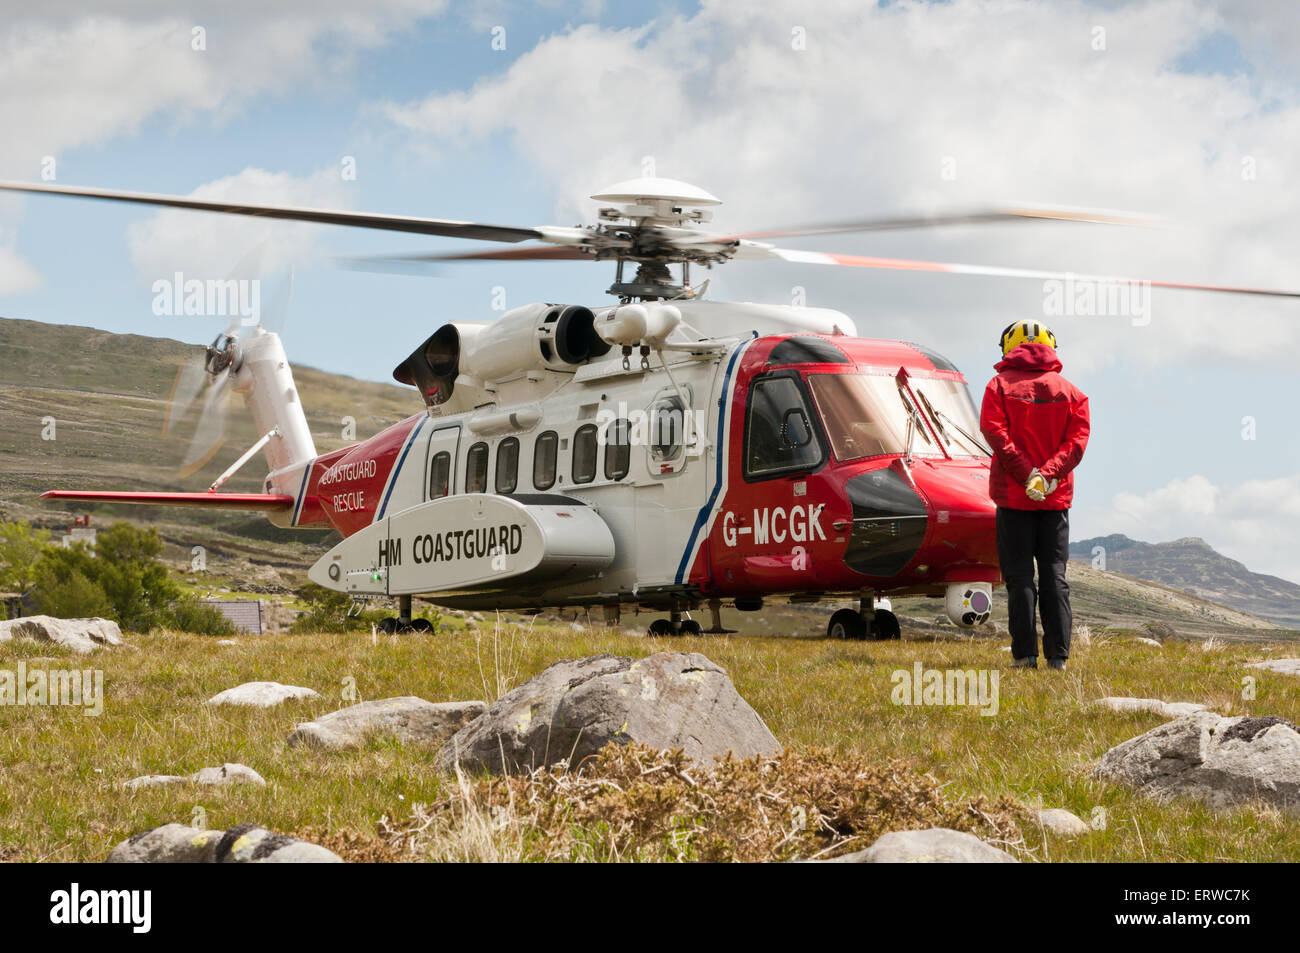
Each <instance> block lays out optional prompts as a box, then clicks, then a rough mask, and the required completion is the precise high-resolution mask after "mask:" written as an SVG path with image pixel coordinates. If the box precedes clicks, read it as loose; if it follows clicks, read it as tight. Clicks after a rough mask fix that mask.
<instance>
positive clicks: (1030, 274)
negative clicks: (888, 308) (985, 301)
mask: <svg viewBox="0 0 1300 953" xmlns="http://www.w3.org/2000/svg"><path fill="white" fill-rule="evenodd" d="M736 260H738V261H765V260H778V261H791V262H796V263H798V264H803V265H847V266H849V267H851V268H883V269H888V270H891V271H932V272H944V273H947V274H954V275H990V276H992V277H995V278H1036V279H1039V280H1045V279H1055V280H1059V281H1076V282H1095V283H1098V284H1129V285H1134V284H1142V285H1150V286H1151V287H1153V288H1175V289H1181V290H1183V291H1216V292H1221V293H1223V294H1243V295H1267V296H1270V297H1275V298H1300V291H1282V290H1278V289H1274V288H1247V287H1243V286H1240V285H1205V284H1197V283H1195V282H1187V281H1149V280H1147V279H1145V278H1121V277H1118V276H1114V275H1081V274H1076V273H1074V272H1069V271H1041V270H1038V269H1033V268H999V267H997V266H995V265H963V264H958V263H956V262H942V261H917V260H912V259H907V258H872V257H870V256H867V255H839V254H834V253H831V252H819V251H802V250H799V249H794V248H772V247H770V246H763V245H748V244H742V245H741V246H740V248H739V249H738V251H737V254H736Z"/></svg>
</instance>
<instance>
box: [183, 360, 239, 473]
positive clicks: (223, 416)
mask: <svg viewBox="0 0 1300 953" xmlns="http://www.w3.org/2000/svg"><path fill="white" fill-rule="evenodd" d="M204 373H205V374H206V373H207V372H206V371H205V372H204ZM229 412H230V371H229V369H227V370H224V371H222V372H221V373H220V374H218V375H217V377H216V379H215V380H213V381H212V383H211V384H209V385H208V394H207V397H206V398H205V399H204V401H203V409H202V410H201V411H200V412H199V417H198V421H197V422H196V424H195V428H194V436H193V437H192V438H191V439H190V445H189V447H188V448H187V449H186V451H185V459H183V460H182V461H181V466H180V475H181V476H182V477H187V476H191V475H193V474H195V473H198V472H199V471H200V470H202V469H203V468H204V466H206V465H207V463H208V461H209V460H211V459H212V458H213V457H215V456H216V455H217V451H218V450H220V449H221V447H222V445H223V444H225V442H226V421H227V418H228V417H229Z"/></svg>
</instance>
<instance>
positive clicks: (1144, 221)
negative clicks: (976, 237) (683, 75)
mask: <svg viewBox="0 0 1300 953" xmlns="http://www.w3.org/2000/svg"><path fill="white" fill-rule="evenodd" d="M1033 221H1058V222H1088V223H1091V224H1095V225H1156V224H1158V223H1159V220H1158V219H1155V218H1152V217H1151V216H1149V215H1139V214H1137V213H1134V212H1117V211H1110V210H1107V209H1089V208H1071V207H1069V206H1037V207H1035V206H1008V207H1005V208H987V209H972V210H971V211H968V212H958V213H955V214H951V215H918V216H907V217H902V218H874V219H873V218H866V219H858V220H855V221H849V222H825V223H822V224H814V225H806V226H801V227H795V228H776V229H771V230H767V231H758V232H738V233H736V234H732V235H710V236H707V237H704V238H702V239H701V241H704V242H706V243H711V242H730V241H738V240H742V239H756V238H794V237H800V238H802V237H804V236H808V235H834V234H841V233H845V232H879V231H888V230H891V229H904V228H937V227H939V226H943V225H986V224H991V223H996V222H1033Z"/></svg>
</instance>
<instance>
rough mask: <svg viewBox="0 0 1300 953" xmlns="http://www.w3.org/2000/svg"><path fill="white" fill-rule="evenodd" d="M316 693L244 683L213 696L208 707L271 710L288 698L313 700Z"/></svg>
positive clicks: (302, 689) (273, 683) (300, 689)
mask: <svg viewBox="0 0 1300 953" xmlns="http://www.w3.org/2000/svg"><path fill="white" fill-rule="evenodd" d="M315 697H317V692H314V691H312V690H311V689H310V688H302V687H300V686H298V685H281V684H280V683H279V682H245V683H244V684H243V685H236V686H235V687H234V688H227V689H226V690H225V691H224V692H220V693H218V694H216V695H213V696H212V697H211V698H209V699H208V704H209V705H251V706H253V707H255V708H273V707H275V706H276V705H279V704H280V703H281V702H284V701H287V700H289V699H290V698H315Z"/></svg>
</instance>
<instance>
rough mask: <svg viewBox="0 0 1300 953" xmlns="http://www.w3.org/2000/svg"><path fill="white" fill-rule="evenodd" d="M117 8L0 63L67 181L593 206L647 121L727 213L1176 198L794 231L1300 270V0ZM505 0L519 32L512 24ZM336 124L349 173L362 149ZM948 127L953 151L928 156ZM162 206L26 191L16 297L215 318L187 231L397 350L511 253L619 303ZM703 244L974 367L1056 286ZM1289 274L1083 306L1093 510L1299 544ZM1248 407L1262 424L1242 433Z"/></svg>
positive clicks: (47, 18) (903, 247)
mask: <svg viewBox="0 0 1300 953" xmlns="http://www.w3.org/2000/svg"><path fill="white" fill-rule="evenodd" d="M218 9H220V10H224V11H226V12H220V13H219V12H217V11H218ZM98 11H99V12H98V14H97V16H96V18H88V17H87V16H85V15H84V14H83V13H82V12H81V11H80V10H79V9H78V7H77V5H76V4H73V3H63V2H58V3H53V4H51V5H50V6H49V8H48V10H45V11H43V12H41V13H40V14H35V13H33V14H27V15H25V16H26V17H27V18H26V19H16V20H12V21H11V22H9V23H8V24H7V25H5V26H3V27H0V41H2V42H3V43H4V44H5V46H4V47H0V49H5V48H7V49H9V50H10V51H11V55H10V56H8V57H6V58H5V62H4V64H3V65H0V88H3V89H4V90H5V92H4V94H0V97H2V98H0V121H3V122H4V123H5V128H6V129H8V130H11V134H10V135H9V136H8V137H7V140H6V141H5V142H3V143H0V176H3V177H6V178H15V179H29V180H36V179H38V178H39V177H40V175H41V168H42V166H41V162H42V160H43V159H44V157H46V156H51V155H52V156H54V157H55V159H56V161H57V181H58V182H60V183H67V184H82V185H98V186H105V187H118V188H128V189H139V190H144V191H156V192H168V193H189V192H192V191H194V190H195V189H199V188H201V187H207V188H210V189H216V190H217V193H218V194H224V195H230V196H241V197H245V198H248V199H249V200H251V201H257V200H259V199H260V200H281V201H294V202H296V203H298V204H324V205H344V206H346V207H349V208H354V209H359V210H368V211H382V212H395V213H405V214H428V215H434V216H439V217H446V218H461V219H472V220H479V221H487V222H496V223H502V224H518V225H534V224H543V223H553V224H563V225H568V224H575V223H577V222H578V221H579V220H581V219H584V218H586V219H587V220H589V217H590V214H591V213H592V211H593V210H594V208H595V205H594V204H593V203H590V202H589V201H587V200H586V196H587V195H589V194H590V193H591V192H593V191H595V190H596V189H597V188H599V187H601V186H603V185H606V184H608V183H609V182H611V181H614V180H617V179H621V178H629V177H633V176H635V175H638V174H640V173H641V171H642V165H643V162H644V160H645V159H646V157H653V160H654V164H655V170H656V171H657V173H658V174H660V175H666V176H671V177H676V178H682V179H687V180H689V181H693V182H695V183H696V184H698V185H700V186H702V187H704V188H706V189H709V190H710V191H712V192H714V193H715V194H717V195H718V196H719V197H721V198H722V199H723V200H724V202H725V203H726V204H724V205H723V206H722V207H721V208H720V209H719V210H718V224H719V225H720V227H732V226H755V227H757V226H764V225H773V224H800V223H805V222H809V221H818V220H825V219H837V218H841V217H844V216H846V215H853V214H867V215H874V214H889V213H893V212H905V211H916V210H933V211H937V210H943V209H951V208H955V207H967V206H970V205H978V204H983V203H987V202H997V201H1002V200H1006V199H1018V200H1029V201H1039V202H1045V203H1057V204H1079V205H1098V206H1103V207H1113V208H1125V209H1136V210H1142V211H1149V212H1151V213H1154V214H1157V215H1160V216H1164V217H1166V218H1168V219H1169V220H1170V221H1171V222H1172V223H1173V226H1172V227H1171V228H1169V229H1161V230H1155V231H1154V232H1152V231H1146V230H1134V229H1128V230H1126V229H1115V228H1110V227H1104V226H1060V225H1051V224H1046V225H1029V226H1014V227H1004V226H995V227H987V228H983V229H973V228H966V229H945V230H942V231H940V232H938V233H912V232H896V233H882V234H875V235H866V236H849V237H844V236H836V237H834V238H822V239H808V240H804V241H800V242H795V241H790V242H789V244H791V245H794V246H797V247H804V248H817V249H827V250H837V251H845V252H856V253H862V254H877V255H888V256H896V257H917V258H933V259H938V260H943V261H959V262H961V261H969V262H977V263H980V264H994V265H1007V266H1024V267H1042V268H1059V269H1071V270H1077V271H1080V272H1091V273H1102V274H1124V275H1131V276H1135V277H1145V278H1169V279H1174V280H1183V279H1185V280H1200V281H1208V282H1215V281H1219V282H1223V283H1245V284H1250V283H1254V284H1258V285H1262V286H1266V287H1291V288H1296V287H1300V269H1296V268H1295V267H1294V265H1293V264H1292V263H1291V261H1290V260H1288V252H1289V244H1290V243H1291V242H1292V241H1293V238H1294V228H1293V225H1292V224H1291V223H1292V222H1293V221H1294V216H1295V214H1297V213H1300V189H1298V188H1297V184H1296V180H1295V178H1294V169H1293V164H1294V159H1295V156H1296V155H1297V153H1298V152H1300V109H1298V108H1297V102H1296V93H1297V76H1296V73H1295V68H1294V67H1293V66H1290V65H1288V64H1292V63H1295V62H1297V61H1300V57H1296V56H1295V55H1294V54H1295V53H1296V52H1297V51H1298V50H1300V42H1297V36H1298V35H1300V31H1298V30H1297V29H1296V27H1295V25H1294V24H1292V23H1290V22H1289V20H1290V19H1293V18H1285V17H1284V18H1282V19H1274V18H1276V17H1277V16H1278V15H1277V14H1275V13H1273V12H1272V11H1273V8H1272V7H1271V6H1269V5H1267V4H1253V3H1246V4H1231V5H1225V6H1222V7H1221V6H1219V5H1217V4H1213V3H1134V4H1113V3H1107V4H1099V5H1092V4H1086V3H1058V4H1023V5H1020V4H1006V3H1002V2H995V0H965V2H962V0H959V2H955V3H952V4H943V5H933V6H931V5H928V4H919V3H918V4H913V3H903V4H891V5H889V6H888V8H885V9H871V8H865V7H861V6H858V5H852V4H839V3H824V4H817V3H814V4H811V5H809V4H793V3H791V4H783V3H772V4H764V5H763V6H762V7H761V8H758V7H755V8H752V9H749V10H745V11H738V10H737V9H736V7H735V6H727V5H724V4H717V3H707V4H693V3H676V4H655V3H618V4H599V3H560V2H555V3H542V4H538V5H526V4H516V3H509V2H496V3H490V4H487V5H483V4H479V5H469V4H457V3H452V4H450V5H446V4H443V3H441V2H438V0H381V2H376V3H375V4H373V5H372V6H370V7H368V8H367V9H365V10H364V11H362V10H360V9H358V8H357V7H356V5H355V4H344V3H342V2H341V0H321V2H317V3H308V2H306V0H285V2H282V3H280V4H269V5H267V6H266V7H265V8H264V7H263V6H262V5H259V4H254V3H251V2H248V3H245V2H242V0H241V2H236V3H233V4H229V5H226V6H224V7H221V8H218V7H216V6H206V7H205V5H203V4H188V5H186V4H180V5H176V4H165V3H162V2H161V0H157V2H154V0H140V2H134V3H125V2H123V3H118V4H114V3H108V4H107V5H104V4H101V5H98ZM194 25H202V26H203V27H204V29H205V30H206V49H205V50H203V51H193V50H192V49H189V48H188V47H189V39H190V36H191V29H192V27H193V26H194ZM497 27H500V28H504V30H505V39H506V42H505V49H504V50H500V49H494V48H493V38H494V32H493V30H494V28H497ZM1099 28H1100V29H1101V30H1102V31H1103V33H1102V35H1103V37H1104V40H1103V42H1102V44H1101V45H1102V48H1101V49H1097V48H1096V46H1097V37H1098V34H1097V32H1096V31H1097V30H1098V29H1099ZM799 30H802V31H803V35H804V37H805V40H804V44H803V47H802V48H799V46H798V43H797V42H794V41H792V38H795V37H797V33H796V32H795V31H799ZM14 51H17V52H18V54H22V53H26V54H28V55H27V56H26V57H24V56H23V55H13V52H14ZM42 64H44V67H42ZM345 156H351V157H354V158H355V161H356V169H357V177H356V179H355V181H344V180H343V179H342V177H341V176H340V175H339V169H340V165H341V162H342V160H343V157H345ZM948 158H951V159H953V160H954V163H955V167H956V169H958V170H959V171H958V173H957V175H956V178H955V179H952V180H949V179H946V178H943V177H942V176H941V175H940V174H939V171H938V170H939V169H940V168H941V165H942V162H943V161H944V160H945V159H948ZM1247 160H1250V165H1251V168H1252V169H1253V170H1254V175H1253V177H1247V176H1246V175H1245V174H1244V172H1243V171H1242V170H1243V169H1245V168H1246V163H1247ZM250 170H251V171H250ZM259 170H260V171H259ZM259 176H260V178H259ZM168 215H169V216H171V217H167V216H158V215H157V214H156V213H152V212H148V211H146V210H141V209H138V208H132V207H125V206H124V207H116V206H113V205H109V204H106V203H91V202H81V201H76V200H69V199H58V198H45V197H32V198H26V199H21V200H9V199H6V200H4V202H3V203H0V314H3V315H6V316H11V317H19V318H30V319H35V320H39V321H47V322H58V323H75V324H86V325H91V326H95V327H100V328H106V329H109V330H113V331H122V332H135V333H142V334H151V335H162V336H168V337H174V338H179V339H181V340H186V341H193V342H205V341H207V340H209V339H210V338H211V337H212V336H213V334H214V333H216V331H218V330H220V324H221V322H220V321H216V322H213V321H211V320H208V319H197V318H171V317H159V316H155V315H154V314H152V312H151V302H152V292H151V290H150V284H151V282H152V280H154V279H155V278H157V277H162V276H168V275H170V273H171V271H172V269H174V268H183V269H184V270H185V271H186V272H187V273H188V274H192V275H199V276H201V277H217V278H220V277H224V276H225V275H226V274H228V273H229V269H230V268H231V267H232V266H233V263H234V262H235V261H236V260H238V259H239V258H241V257H242V256H243V255H244V254H245V253H247V252H248V251H249V250H250V249H251V248H252V247H254V246H256V245H258V244H259V243H261V242H263V241H265V243H266V247H267V248H268V249H269V251H268V252H267V254H268V257H269V258H271V259H272V260H274V261H275V262H277V263H280V264H284V263H287V262H289V261H293V262H294V263H295V265H294V267H295V289H294V298H293V302H292V309H291V314H290V316H289V321H288V325H287V327H286V329H285V340H286V345H287V347H288V350H289V354H290V357H291V358H292V359H293V360H294V361H295V362H296V363H301V364H307V365H313V366H316V367H321V368H325V369H327V370H331V371H337V372H342V373H348V374H352V375H355V376H358V377H362V378H368V379H375V380H385V379H388V376H389V373H390V372H391V369H392V367H393V366H394V365H395V364H396V363H398V362H399V361H400V360H401V359H402V358H403V357H404V356H405V355H406V354H407V353H408V352H409V351H410V350H411V349H412V348H413V347H414V346H415V345H416V344H418V343H419V342H420V341H421V340H423V339H424V338H425V337H426V336H427V335H428V334H429V333H431V332H432V330H434V329H435V328H436V327H437V326H438V325H439V324H441V323H442V322H444V321H446V320H453V319H454V320H487V319H491V318H492V317H493V315H494V312H492V311H491V310H490V301H491V295H492V291H493V288H494V287H497V286H502V287H504V288H505V289H506V292H507V297H508V302H509V304H510V305H511V306H514V305H518V304H523V303H526V302H528V301H533V300H549V301H582V302H597V301H600V300H601V299H602V292H603V289H604V288H605V287H606V286H607V284H608V282H609V281H610V280H611V278H612V269H611V268H610V267H609V266H606V265H591V264H587V263H578V264H545V265H539V264H520V265H514V266H507V267H506V268H504V269H503V268H500V267H497V266H493V265H473V266H458V267H454V268H447V269H445V270H444V271H443V272H442V273H441V274H440V276H438V277H427V278H424V277H410V276H395V275H378V274H369V273H362V272H354V271H347V270H340V269H337V268H333V267H330V266H329V264H328V262H327V259H328V257H329V256H331V255H336V254H352V253H356V254H366V253H376V252H390V251H391V252H412V251H419V250H424V249H429V250H434V249H442V250H445V249H451V248H460V247H463V245H464V243H458V242H453V241H450V240H441V239H422V238H419V237H417V236H408V235H396V234H381V233H371V232H365V231H362V230H354V229H340V228H331V227H312V226H307V227H303V226H292V225H276V224H269V225H268V224H266V223H241V224H240V226H239V227H238V228H234V227H232V226H230V225H228V224H227V223H225V222H221V221H218V220H216V217H214V216H206V215H202V214H199V213H168ZM178 215H179V216H185V218H184V221H182V220H180V219H178V218H177V217H176V216H178ZM828 271H833V272H835V273H834V274H827V273H826V272H828ZM714 279H715V280H714V284H713V294H714V296H715V297H728V298H735V299H742V300H756V301H766V302H776V303H780V302H783V301H788V300H789V299H790V296H791V294H792V293H793V290H794V289H795V288H796V286H797V287H799V288H803V289H804V291H805V293H806V295H807V297H808V301H809V303H810V304H815V305H823V306H828V307H836V308H839V309H841V310H843V311H845V312H847V313H849V314H850V315H851V316H852V317H853V318H854V319H855V321H857V323H858V327H859V331H860V333H862V334H867V335H878V336H882V337H902V338H906V339H911V340H921V341H924V342H925V343H927V344H929V345H931V346H933V347H935V348H937V349H939V350H940V351H943V352H945V353H947V354H948V355H949V356H950V357H951V358H952V359H954V360H955V361H956V362H957V363H958V365H959V366H960V367H962V368H963V370H965V372H966V373H967V376H968V378H969V379H970V380H971V383H972V388H973V390H974V391H975V393H976V396H977V399H978V394H979V391H980V389H982V387H983V385H984V383H985V382H986V381H987V379H988V376H989V374H990V373H991V365H992V363H993V362H994V360H995V359H996V357H997V351H996V344H995V342H996V337H997V334H998V332H999V331H1000V330H1001V328H1002V327H1003V326H1004V325H1005V324H1006V323H1008V322H1009V321H1011V320H1015V319H1017V318H1019V317H1022V316H1024V315H1031V316H1040V315H1042V313H1043V299H1044V290H1043V288H1042V287H1041V286H1040V285H1038V284H1036V283H1034V282H1014V281H1005V280H998V279H989V278H973V277H960V276H932V275H916V274H907V273H884V272H872V271H856V270H849V269H817V268H813V267H811V266H794V265H787V264H777V263H772V264H768V263H763V264H735V265H731V266H727V267H726V268H723V269H719V270H718V271H716V272H715V275H714ZM1297 308H1300V303H1295V302H1282V303H1281V304H1278V303H1267V302H1258V301H1251V300H1244V299H1232V298H1225V297H1221V296H1211V295H1192V294H1187V293H1180V292H1159V291H1157V292H1155V293H1154V297H1153V312H1152V313H1153V321H1152V322H1151V324H1150V326H1146V327H1135V326H1133V325H1132V324H1131V323H1130V322H1128V321H1127V320H1126V319H1123V318H1115V317H1105V316H1099V317H1095V318H1091V319H1088V318H1062V319H1060V320H1059V321H1058V322H1057V332H1058V337H1060V339H1061V342H1062V346H1061V356H1062V359H1063V360H1064V361H1065V363H1066V372H1067V374H1070V375H1071V376H1072V377H1073V378H1074V380H1075V381H1076V383H1078V384H1079V385H1080V386H1081V387H1082V388H1083V389H1084V390H1085V391H1086V392H1088V393H1089V394H1090V395H1091V397H1092V406H1093V414H1094V425H1095V430H1094V438H1093V442H1092V445H1091V447H1090V449H1089V452H1088V455H1087V458H1086V460H1085V463H1084V465H1083V467H1082V469H1081V470H1080V474H1079V492H1078V495H1077V498H1076V510H1075V514H1074V516H1075V519H1074V533H1075V536H1076V537H1082V536H1089V535H1100V534H1104V533H1109V532H1124V533H1127V534H1128V535H1130V536H1134V537H1137V538H1141V539H1148V540H1153V541H1156V540H1162V539H1169V538H1175V537H1179V536H1190V535H1197V536H1203V537H1205V538H1206V539H1207V540H1208V541H1209V542H1210V543H1211V544H1212V545H1215V546H1216V548H1218V549H1220V550H1221V551H1223V552H1225V553H1228V554H1229V555H1231V556H1233V557H1234V558H1238V559H1241V560H1242V561H1244V562H1245V563H1246V564H1247V565H1249V566H1250V567H1252V568H1255V569H1258V570H1261V571H1269V572H1274V573H1277V574H1280V575H1283V576H1286V577H1288V578H1291V579H1293V580H1296V581H1300V552H1297V548H1296V546H1295V545H1294V544H1293V543H1292V540H1293V539H1295V538H1297V532H1298V531H1300V476H1297V474H1300V440H1296V439H1295V437H1294V436H1293V433H1294V425H1293V423H1292V420H1291V413H1290V411H1289V405H1290V403H1291V402H1292V388H1293V386H1294V380H1295V375H1294V371H1293V370H1292V359H1291V355H1292V354H1294V350H1295V346H1296V345H1297V344H1300V336H1298V334H1297V328H1300V320H1297V319H1300V314H1297V310H1296V309H1297ZM416 406H417V404H416V403H415V398H414V395H412V407H413V408H414V407H416ZM1245 417H1253V418H1254V420H1255V427H1256V434H1257V436H1256V439H1254V440H1243V439H1242V437H1241V431H1242V426H1243V424H1242V420H1243V418H1245Z"/></svg>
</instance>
